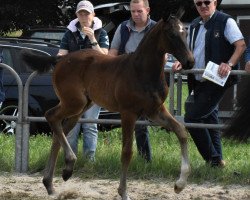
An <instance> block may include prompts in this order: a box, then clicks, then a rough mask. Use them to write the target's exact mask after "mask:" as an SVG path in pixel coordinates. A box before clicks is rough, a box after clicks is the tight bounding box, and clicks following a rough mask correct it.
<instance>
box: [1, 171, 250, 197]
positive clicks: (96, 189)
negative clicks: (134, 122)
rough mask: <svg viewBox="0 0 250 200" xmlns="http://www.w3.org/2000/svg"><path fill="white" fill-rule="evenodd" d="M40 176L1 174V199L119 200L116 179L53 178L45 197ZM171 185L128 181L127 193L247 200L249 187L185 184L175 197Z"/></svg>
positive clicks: (133, 195)
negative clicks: (53, 192) (52, 188)
mask: <svg viewBox="0 0 250 200" xmlns="http://www.w3.org/2000/svg"><path fill="white" fill-rule="evenodd" d="M41 181H42V176H41V175H40V174H39V175H20V174H9V173H2V174H1V175H0V200H5V199H6V200H14V199H15V200H17V199H18V200H19V199H20V200H26V199H30V200H63V199H77V200H78V199H79V200H80V199H81V200H82V199H89V200H97V199H98V200H118V199H121V198H120V197H119V195H118V194H117V187H118V184H119V182H118V179H117V180H106V179H105V180H81V179H79V178H77V177H72V178H71V179H70V180H68V181H67V182H64V181H63V180H62V179H61V178H60V177H56V178H54V185H55V189H56V191H57V194H56V195H54V196H48V195H47V193H46V190H45V188H44V186H43V184H42V182H41ZM173 185H174V183H169V182H167V180H158V179H156V180H150V181H145V180H128V192H129V194H130V198H131V199H132V200H163V199H169V200H177V199H178V200H186V199H193V200H208V199H209V200H237V199H239V200H250V185H248V186H245V187H242V186H239V185H231V186H226V187H223V186H219V185H213V184H210V183H204V184H202V185H196V184H188V185H187V187H186V188H185V189H184V190H183V191H182V192H181V193H180V194H175V193H174V190H173Z"/></svg>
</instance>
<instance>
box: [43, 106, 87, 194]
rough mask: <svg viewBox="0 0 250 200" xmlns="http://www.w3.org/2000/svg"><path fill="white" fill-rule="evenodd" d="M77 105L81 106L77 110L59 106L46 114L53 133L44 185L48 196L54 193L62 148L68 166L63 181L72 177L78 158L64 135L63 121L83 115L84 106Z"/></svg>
mask: <svg viewBox="0 0 250 200" xmlns="http://www.w3.org/2000/svg"><path fill="white" fill-rule="evenodd" d="M76 105H79V106H78V107H75V108H74V106H72V107H71V109H66V108H62V106H61V105H60V104H58V105H57V106H55V107H54V108H52V109H50V110H49V111H47V112H46V114H45V117H46V119H47V121H48V123H49V125H50V127H51V130H52V132H53V138H52V139H53V141H52V147H51V154H50V157H49V162H48V165H47V167H46V171H45V174H44V178H43V183H44V186H45V187H46V189H47V192H48V194H53V193H54V188H53V183H52V180H53V174H54V169H55V165H56V160H57V156H58V152H59V149H60V146H62V147H63V150H64V154H65V164H66V167H65V169H64V171H63V179H64V180H65V181H66V180H68V178H69V177H70V176H71V175H72V172H73V167H74V164H75V161H76V156H75V154H74V152H73V151H72V149H71V147H70V145H69V143H68V142H67V139H66V137H65V135H64V133H63V128H62V121H63V119H65V118H67V117H69V116H73V115H77V114H79V113H81V111H82V107H83V106H82V104H81V103H80V104H76ZM69 106H70V105H69ZM67 111H68V112H67Z"/></svg>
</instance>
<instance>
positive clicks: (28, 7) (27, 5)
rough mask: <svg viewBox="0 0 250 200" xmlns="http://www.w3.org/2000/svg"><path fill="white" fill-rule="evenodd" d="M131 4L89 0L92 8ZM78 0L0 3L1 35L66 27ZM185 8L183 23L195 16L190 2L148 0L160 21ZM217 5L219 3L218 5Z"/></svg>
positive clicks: (2, 1)
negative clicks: (58, 26)
mask: <svg viewBox="0 0 250 200" xmlns="http://www.w3.org/2000/svg"><path fill="white" fill-rule="evenodd" d="M129 1H130V0H108V1H107V0H91V2H92V3H93V4H94V5H97V4H103V3H107V2H109V3H114V2H129ZM78 2H79V1H78V0H43V1H30V0H1V4H0V35H2V34H4V33H7V32H10V31H16V30H23V29H27V28H28V27H30V26H54V25H67V24H68V22H69V20H71V19H72V18H74V17H75V12H74V11H75V7H76V4H77V3H78ZM178 2H180V3H181V5H183V6H184V7H185V10H186V13H185V15H184V17H183V19H184V21H185V22H188V21H191V20H192V19H193V18H194V17H195V16H197V15H198V14H197V12H196V9H195V7H194V3H193V0H149V3H150V7H151V17H152V19H155V20H159V19H160V17H161V15H162V14H163V13H164V12H166V11H167V10H172V11H173V10H175V9H176V3H178ZM219 3H220V1H219Z"/></svg>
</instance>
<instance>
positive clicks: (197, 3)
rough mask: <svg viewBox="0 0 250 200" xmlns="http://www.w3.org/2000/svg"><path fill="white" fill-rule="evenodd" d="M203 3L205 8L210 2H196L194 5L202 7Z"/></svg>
mask: <svg viewBox="0 0 250 200" xmlns="http://www.w3.org/2000/svg"><path fill="white" fill-rule="evenodd" d="M203 3H204V4H205V6H208V5H209V4H210V3H211V1H198V2H196V3H195V5H196V6H202V4H203Z"/></svg>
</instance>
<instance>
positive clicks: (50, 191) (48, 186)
mask: <svg viewBox="0 0 250 200" xmlns="http://www.w3.org/2000/svg"><path fill="white" fill-rule="evenodd" d="M43 185H44V186H45V188H46V190H47V192H48V195H53V194H55V193H56V191H55V189H54V187H53V186H52V184H51V183H49V182H48V181H47V180H45V179H43Z"/></svg>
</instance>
